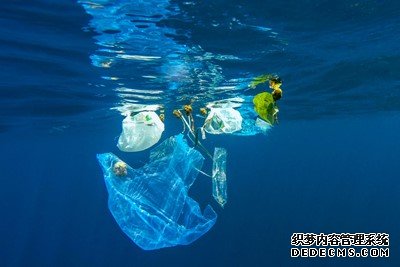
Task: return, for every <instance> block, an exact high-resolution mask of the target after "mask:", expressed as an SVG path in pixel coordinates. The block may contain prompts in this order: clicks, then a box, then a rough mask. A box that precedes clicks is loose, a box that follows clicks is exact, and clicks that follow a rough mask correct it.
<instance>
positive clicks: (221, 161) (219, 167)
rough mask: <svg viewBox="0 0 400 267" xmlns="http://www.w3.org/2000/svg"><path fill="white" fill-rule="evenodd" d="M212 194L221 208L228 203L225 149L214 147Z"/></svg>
mask: <svg viewBox="0 0 400 267" xmlns="http://www.w3.org/2000/svg"><path fill="white" fill-rule="evenodd" d="M212 188H213V190H212V193H213V197H214V199H215V200H216V201H217V202H218V204H219V205H220V206H221V207H224V205H225V204H226V202H227V201H228V194H227V185H226V149H225V148H221V147H216V148H215V150H214V157H213V169H212Z"/></svg>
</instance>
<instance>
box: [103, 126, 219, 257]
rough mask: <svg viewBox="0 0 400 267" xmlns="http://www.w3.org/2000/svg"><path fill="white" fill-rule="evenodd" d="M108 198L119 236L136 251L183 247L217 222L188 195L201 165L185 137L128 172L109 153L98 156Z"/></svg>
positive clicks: (211, 212) (174, 139) (173, 139)
mask: <svg viewBox="0 0 400 267" xmlns="http://www.w3.org/2000/svg"><path fill="white" fill-rule="evenodd" d="M97 159H98V160H99V163H100V165H101V167H102V169H103V172H104V180H105V183H106V186H107V191H108V194H109V198H108V207H109V209H110V211H111V213H112V215H113V217H114V218H115V220H116V221H117V223H118V225H119V226H120V228H121V229H122V231H123V232H124V233H125V234H126V235H128V236H129V238H130V239H132V240H133V241H134V242H135V243H136V244H137V245H138V246H139V247H141V248H142V249H145V250H153V249H159V248H164V247H171V246H176V245H187V244H190V243H192V242H193V241H195V240H197V239H198V238H199V237H201V236H202V235H203V234H205V233H206V232H207V231H208V230H209V229H210V228H211V227H212V226H213V225H214V224H215V221H216V219H217V214H216V213H215V211H214V210H213V209H212V208H211V206H209V205H208V206H207V207H206V208H205V209H204V212H203V214H202V212H201V210H200V207H199V204H198V203H197V202H196V201H195V200H193V199H192V198H191V197H190V196H188V191H189V188H190V187H191V185H192V184H193V182H194V181H195V179H196V177H197V175H198V173H199V171H198V170H200V169H201V168H202V166H203V162H204V157H203V156H202V155H201V153H200V152H199V151H197V150H196V149H194V148H190V147H189V146H188V144H187V143H186V141H185V139H184V138H183V135H182V134H180V135H177V136H172V137H170V138H168V139H166V140H165V141H164V142H162V143H161V144H160V145H159V146H157V147H155V148H154V149H152V151H151V153H150V160H149V162H148V163H147V164H146V165H145V166H143V167H142V168H138V169H132V168H131V167H130V166H128V165H127V164H126V163H124V162H122V161H121V160H120V159H119V158H118V157H116V156H115V155H114V154H112V153H105V154H99V155H97Z"/></svg>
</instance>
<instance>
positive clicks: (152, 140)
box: [117, 111, 164, 152]
mask: <svg viewBox="0 0 400 267" xmlns="http://www.w3.org/2000/svg"><path fill="white" fill-rule="evenodd" d="M163 131H164V123H163V122H162V121H161V120H160V118H159V117H158V115H157V114H156V113H155V112H153V111H142V112H139V113H138V114H136V115H135V116H133V117H132V116H131V115H130V114H128V115H127V116H126V118H125V119H124V120H123V121H122V133H121V135H120V136H119V139H118V144H117V146H118V148H119V149H120V150H122V151H125V152H137V151H142V150H145V149H147V148H149V147H151V146H153V145H155V144H156V143H157V142H158V141H159V140H160V138H161V134H162V132H163Z"/></svg>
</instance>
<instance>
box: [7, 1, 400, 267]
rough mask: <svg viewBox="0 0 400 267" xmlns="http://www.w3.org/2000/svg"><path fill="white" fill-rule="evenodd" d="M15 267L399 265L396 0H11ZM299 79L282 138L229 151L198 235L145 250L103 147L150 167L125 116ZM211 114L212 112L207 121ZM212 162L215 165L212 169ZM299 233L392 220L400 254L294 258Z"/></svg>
mask: <svg viewBox="0 0 400 267" xmlns="http://www.w3.org/2000/svg"><path fill="white" fill-rule="evenodd" d="M0 12H1V17H0V21H1V26H2V27H0V40H1V42H0V46H1V50H0V60H1V66H2V71H1V72H0V85H1V88H0V103H1V106H2V107H1V108H0V147H1V151H2V152H3V153H2V156H1V160H0V171H1V175H0V181H1V184H0V209H1V214H2V216H1V220H0V266H121V265H123V266H335V267H336V266H400V257H399V247H400V246H399V240H400V230H399V227H398V223H399V221H400V212H399V211H398V205H399V203H400V183H399V180H398V179H399V178H400V171H399V169H398V166H399V164H398V162H399V156H400V141H399V133H400V50H399V43H400V30H399V29H400V17H399V16H398V14H400V4H399V3H398V2H397V1H372V0H368V1H353V0H351V1H341V0H340V1H305V0H303V1H282V2H276V1H250V2H249V1H239V0H235V1H193V2H192V1H172V0H171V1H162V0H160V1H152V0H146V1H123V0H120V1H107V0H95V1H87V2H86V1H49V0H47V1H46V0H38V1H8V0H5V1H2V2H1V3H0ZM264 73H276V74H278V75H279V76H280V77H281V78H282V79H283V85H282V89H283V91H284V95H283V98H282V99H281V100H280V101H279V107H280V113H279V124H278V125H276V126H274V127H273V128H272V129H271V130H270V131H269V132H268V134H267V135H256V136H232V135H223V136H222V135H221V136H211V135H208V137H207V139H206V140H205V141H204V144H205V146H207V147H208V148H210V149H212V148H213V147H215V146H219V147H225V148H226V149H227V151H228V162H227V177H228V203H227V204H226V206H225V208H224V209H222V208H220V207H219V206H218V205H217V203H216V202H215V201H214V200H213V198H212V196H211V181H210V180H209V179H208V178H207V177H204V176H199V177H198V178H197V180H196V182H195V184H194V186H193V188H192V189H191V190H190V192H189V194H190V195H191V196H192V197H193V198H194V199H196V200H197V201H199V203H200V205H201V207H202V208H204V207H205V206H206V204H211V205H212V206H213V207H214V209H215V211H216V212H217V213H218V219H217V222H216V224H215V226H214V227H213V228H211V230H210V231H209V232H208V233H206V234H205V235H204V236H202V237H201V238H200V239H199V240H197V241H195V242H194V243H192V244H190V245H188V246H177V247H172V248H165V249H161V250H155V251H143V250H141V249H140V248H139V247H138V246H136V245H135V244H134V243H133V242H132V241H131V240H130V239H129V238H128V237H127V236H126V235H125V234H124V233H123V232H122V231H121V230H120V228H119V227H118V225H117V223H116V222H115V220H114V218H113V217H112V215H111V214H110V212H109V210H108V207H107V191H106V188H105V185H104V181H103V175H102V172H101V169H100V167H99V165H98V162H97V160H96V154H97V153H102V152H113V153H115V154H116V155H118V156H120V157H121V158H123V159H124V160H125V161H126V162H128V163H129V164H130V165H132V166H134V167H139V166H142V165H143V164H145V163H146V162H147V159H148V155H149V152H148V150H146V151H144V152H140V153H124V152H121V151H119V150H118V148H117V147H116V142H117V139H118V136H119V134H120V132H121V121H122V119H123V118H124V116H123V115H122V113H124V112H126V111H135V110H137V109H139V108H142V107H143V105H145V106H147V107H148V106H149V105H155V106H154V107H155V109H157V110H158V112H159V111H160V110H161V109H164V110H165V114H166V120H165V125H166V130H165V132H164V133H163V136H162V140H164V139H166V138H168V137H169V136H171V135H174V134H177V133H179V132H181V130H182V127H181V124H180V122H179V121H177V120H176V119H175V118H174V117H173V116H172V115H171V112H172V110H173V109H175V108H179V107H180V106H181V105H183V104H186V103H188V101H190V100H194V106H195V107H196V108H198V107H200V106H201V105H204V104H205V103H207V102H209V101H213V100H219V99H224V98H229V97H237V96H240V97H247V98H251V97H252V96H253V95H255V94H256V93H259V92H262V91H263V90H266V89H268V88H266V86H260V87H258V88H257V89H254V90H249V89H248V87H247V85H248V84H249V82H250V81H251V80H252V79H253V78H254V77H256V76H258V75H261V74H264ZM196 121H200V119H199V118H197V117H196ZM209 165H210V163H209V162H208V163H206V164H205V168H207V167H210V166H209ZM293 233H326V234H329V233H387V234H389V236H390V245H389V249H390V256H389V257H377V258H374V257H365V258H363V257H325V258H321V257H315V258H310V257H308V258H301V257H291V255H290V251H291V248H293V246H292V245H291V236H292V234H293Z"/></svg>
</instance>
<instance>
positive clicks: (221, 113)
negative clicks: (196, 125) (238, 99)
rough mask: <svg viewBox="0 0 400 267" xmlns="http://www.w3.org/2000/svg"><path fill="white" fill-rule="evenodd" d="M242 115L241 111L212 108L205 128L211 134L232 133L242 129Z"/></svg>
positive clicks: (229, 108)
mask: <svg viewBox="0 0 400 267" xmlns="http://www.w3.org/2000/svg"><path fill="white" fill-rule="evenodd" d="M242 120H243V119H242V116H241V115H240V113H239V111H237V110H235V109H233V108H231V107H227V108H211V110H210V112H209V114H208V116H207V118H206V120H205V122H204V125H203V128H204V130H205V131H206V132H208V133H210V134H230V133H234V132H237V131H240V130H241V129H242Z"/></svg>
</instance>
